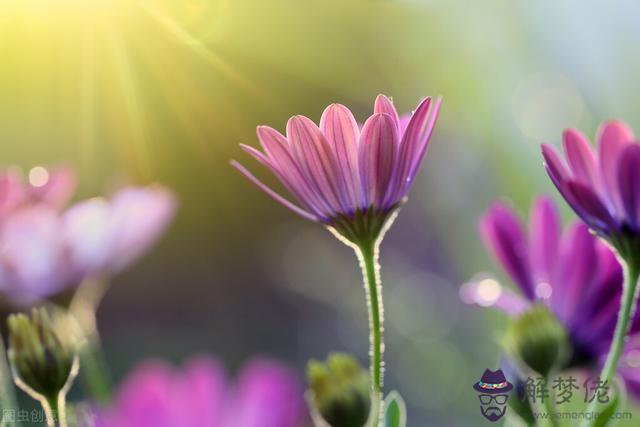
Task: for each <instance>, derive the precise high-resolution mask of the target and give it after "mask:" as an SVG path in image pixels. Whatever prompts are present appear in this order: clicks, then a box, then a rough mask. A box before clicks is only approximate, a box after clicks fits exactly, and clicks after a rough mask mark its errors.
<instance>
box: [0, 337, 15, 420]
mask: <svg viewBox="0 0 640 427" xmlns="http://www.w3.org/2000/svg"><path fill="white" fill-rule="evenodd" d="M14 391H15V390H14V388H13V381H11V370H10V369H9V363H8V362H7V352H6V350H5V347H4V341H3V340H2V338H1V337H0V408H1V409H3V410H4V409H7V410H17V409H18V404H17V403H16V395H15V392H14ZM1 417H2V414H1V413H0V418H1ZM12 425H14V426H19V425H20V423H18V422H15V423H12Z"/></svg>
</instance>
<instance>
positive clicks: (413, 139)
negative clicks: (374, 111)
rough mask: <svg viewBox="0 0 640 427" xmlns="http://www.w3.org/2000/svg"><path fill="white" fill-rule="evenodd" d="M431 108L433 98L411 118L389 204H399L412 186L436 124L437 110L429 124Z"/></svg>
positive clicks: (427, 99)
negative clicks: (421, 157) (414, 174)
mask: <svg viewBox="0 0 640 427" xmlns="http://www.w3.org/2000/svg"><path fill="white" fill-rule="evenodd" d="M438 105H439V102H438ZM430 106H431V98H426V99H424V100H423V101H422V102H421V103H420V105H419V106H418V108H417V109H416V111H415V113H413V115H412V116H411V120H410V121H409V125H408V126H407V130H406V132H405V133H404V135H403V136H402V141H401V142H400V153H399V159H398V166H397V171H396V172H395V174H394V176H395V178H394V191H393V192H392V193H391V197H390V199H389V200H388V202H389V203H395V202H398V201H399V200H400V199H401V198H402V197H404V196H405V195H406V193H407V191H408V188H409V186H410V185H411V181H412V180H413V173H414V172H415V170H416V168H417V167H416V165H419V161H420V156H421V155H422V154H423V153H424V150H425V149H426V146H427V143H428V140H429V136H430V133H431V131H432V129H433V125H434V124H435V117H436V114H437V109H436V111H435V112H433V113H432V114H431V121H430V122H429V112H430V111H431V109H430Z"/></svg>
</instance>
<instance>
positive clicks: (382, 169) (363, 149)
mask: <svg viewBox="0 0 640 427" xmlns="http://www.w3.org/2000/svg"><path fill="white" fill-rule="evenodd" d="M398 139H399V138H398V127H397V126H396V124H395V123H394V121H393V117H391V116H390V115H388V114H386V113H377V114H374V115H373V116H371V117H369V118H368V119H367V121H366V122H365V124H364V126H363V128H362V135H361V137H360V147H359V151H360V152H359V164H360V175H361V177H362V185H363V187H364V193H365V197H366V201H367V204H368V205H374V206H375V208H376V209H386V208H388V207H389V206H385V205H384V200H385V196H386V194H387V192H388V191H389V188H390V183H391V178H392V176H393V170H394V166H395V161H396V156H397V147H398Z"/></svg>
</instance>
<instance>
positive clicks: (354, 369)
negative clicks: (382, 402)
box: [307, 353, 371, 427]
mask: <svg viewBox="0 0 640 427" xmlns="http://www.w3.org/2000/svg"><path fill="white" fill-rule="evenodd" d="M307 378H308V381H309V386H310V388H311V390H310V391H309V396H310V401H311V404H312V406H313V409H314V410H315V411H316V412H317V413H318V414H319V415H320V416H321V417H322V418H323V419H324V421H325V422H326V423H328V424H329V425H330V426H331V427H362V426H364V425H365V424H366V423H367V420H368V418H369V412H370V410H371V397H370V394H369V393H370V392H369V375H368V373H367V371H365V370H364V369H363V368H362V367H361V366H360V365H359V364H358V362H357V361H356V360H355V359H354V358H353V357H351V356H349V355H348V354H344V353H334V354H330V355H329V357H328V358H327V361H326V363H323V362H319V361H317V360H311V361H310V362H309V364H308V367H307Z"/></svg>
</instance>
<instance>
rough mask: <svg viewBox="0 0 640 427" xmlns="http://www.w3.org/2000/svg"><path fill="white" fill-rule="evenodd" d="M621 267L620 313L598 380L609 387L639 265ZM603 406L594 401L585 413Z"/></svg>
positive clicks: (633, 297)
mask: <svg viewBox="0 0 640 427" xmlns="http://www.w3.org/2000/svg"><path fill="white" fill-rule="evenodd" d="M623 265H624V266H625V272H624V273H625V280H624V285H623V289H622V302H621V304H620V311H619V312H618V322H617V324H616V329H615V332H614V335H613V341H611V348H610V349H609V354H608V355H607V360H606V362H605V364H604V366H603V368H602V371H601V373H600V378H599V379H600V381H603V382H605V381H606V383H607V385H611V382H612V381H613V380H614V379H615V375H616V371H617V369H618V362H619V360H620V356H621V355H622V350H623V349H624V344H625V342H626V340H627V334H628V333H629V328H630V327H631V319H632V318H633V315H634V312H635V309H636V302H637V299H638V277H639V276H640V263H638V262H635V261H633V260H626V262H624V263H623ZM605 406H606V404H605V403H600V402H599V400H598V399H594V400H593V401H592V402H591V403H590V404H589V407H588V408H587V412H591V413H596V412H601V411H602V409H603V408H604V407H605ZM596 420H598V422H602V419H600V418H599V417H593V420H591V421H588V420H585V422H583V424H582V425H583V426H585V427H588V426H592V425H594V423H595V422H596Z"/></svg>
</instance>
